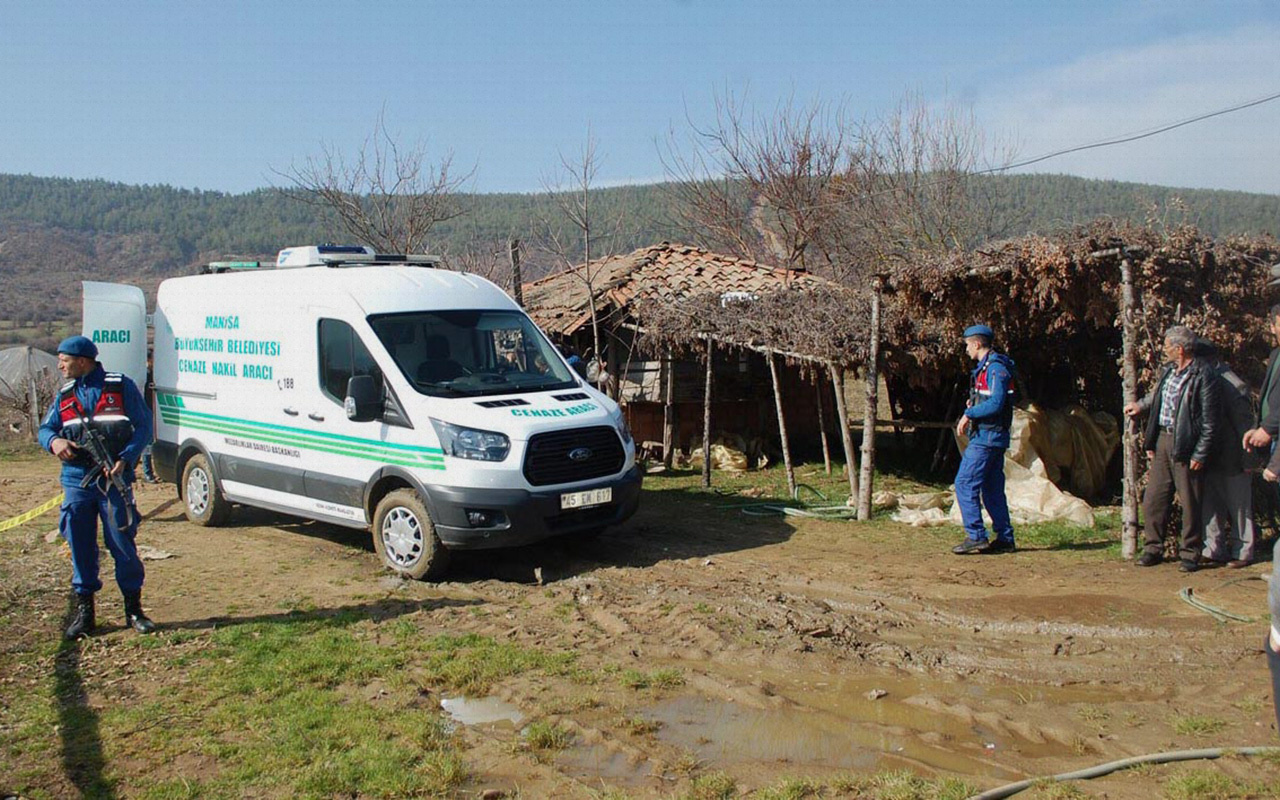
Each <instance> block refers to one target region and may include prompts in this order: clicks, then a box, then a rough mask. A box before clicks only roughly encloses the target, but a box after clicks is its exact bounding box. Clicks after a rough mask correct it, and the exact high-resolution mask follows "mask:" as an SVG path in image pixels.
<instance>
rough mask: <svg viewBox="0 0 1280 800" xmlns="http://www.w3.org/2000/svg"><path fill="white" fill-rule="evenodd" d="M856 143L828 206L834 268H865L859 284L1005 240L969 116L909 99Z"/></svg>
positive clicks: (825, 235)
mask: <svg viewBox="0 0 1280 800" xmlns="http://www.w3.org/2000/svg"><path fill="white" fill-rule="evenodd" d="M850 139H851V151H850V153H849V155H848V157H847V158H846V159H845V162H844V171H843V172H842V173H841V174H840V175H839V176H837V178H836V179H835V180H833V181H831V182H830V184H829V187H828V191H827V194H826V196H825V197H824V198H823V203H824V205H825V206H826V207H827V208H828V210H829V211H830V214H829V216H828V217H827V222H828V223H829V224H828V225H826V226H825V227H824V228H823V230H822V232H821V236H820V239H821V246H822V248H823V250H824V252H826V253H828V254H829V257H830V258H832V259H833V260H835V261H838V262H841V263H848V264H853V265H860V266H861V267H862V269H860V270H858V272H859V273H860V275H859V277H866V274H865V271H866V270H870V271H872V272H883V271H884V270H885V269H888V268H892V267H893V266H895V265H901V264H905V263H907V262H909V261H911V260H912V259H913V258H916V257H919V256H921V255H927V256H934V257H936V256H940V255H942V254H945V253H948V252H955V251H958V250H963V249H968V248H971V247H974V246H976V245H978V244H980V243H981V242H982V241H984V240H986V239H988V238H990V237H992V236H994V235H997V234H998V233H1000V229H999V223H998V221H997V219H996V197H995V196H994V194H993V192H992V191H991V189H990V184H979V183H978V182H977V181H975V179H974V175H975V173H976V172H977V171H978V170H979V168H980V167H982V166H983V165H984V163H985V162H986V161H987V160H988V145H987V142H986V139H985V137H984V136H983V134H982V132H981V131H980V130H979V129H978V127H977V125H976V124H975V122H974V120H973V117H972V115H971V114H969V113H967V112H962V111H959V110H957V109H954V108H943V109H940V110H934V109H930V108H929V107H928V106H927V105H926V104H925V103H924V102H923V101H922V100H921V99H920V98H918V97H911V96H909V97H907V98H906V99H904V100H903V101H902V102H900V103H899V105H898V106H897V108H896V109H894V110H893V111H892V112H891V113H889V114H888V115H886V116H884V117H882V118H879V119H876V120H872V121H870V122H864V123H862V124H860V125H859V126H858V128H857V132H856V134H854V135H852V136H851V137H850ZM1008 157H1009V155H1008V154H1006V155H1005V159H1006V160H1007V158H1008Z"/></svg>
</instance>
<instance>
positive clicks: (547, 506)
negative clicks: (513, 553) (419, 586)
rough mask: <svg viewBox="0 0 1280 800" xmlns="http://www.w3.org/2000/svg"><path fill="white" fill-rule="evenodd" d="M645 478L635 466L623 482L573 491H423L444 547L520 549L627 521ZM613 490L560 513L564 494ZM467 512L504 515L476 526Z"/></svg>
mask: <svg viewBox="0 0 1280 800" xmlns="http://www.w3.org/2000/svg"><path fill="white" fill-rule="evenodd" d="M642 481H643V474H642V473H641V472H640V467H639V466H638V465H637V466H634V467H632V468H631V470H630V471H628V472H626V473H625V474H623V475H622V476H621V477H618V478H612V479H609V480H603V481H594V482H592V483H589V484H586V485H583V486H575V487H573V489H571V490H557V491H525V490H523V489H460V488H453V487H445V486H426V487H423V488H424V490H425V492H426V495H427V505H428V507H429V509H430V511H431V517H432V521H433V522H434V523H435V527H436V535H437V536H439V537H440V541H441V542H443V543H444V546H445V547H448V548H451V549H454V550H483V549H488V548H496V547H519V546H520V545H525V544H532V543H533V542H538V541H542V540H543V539H549V538H551V537H553V536H562V535H565V534H572V533H579V532H582V531H588V530H593V529H595V528H604V527H607V526H610V525H617V524H619V523H621V522H624V521H625V520H627V519H629V518H630V517H631V515H632V514H634V513H636V509H637V508H638V507H639V506H640V485H641V482H642ZM606 487H609V488H612V489H613V499H612V500H611V501H610V502H608V503H605V504H604V505H599V506H592V507H590V508H575V509H571V510H568V511H565V510H562V509H561V508H560V495H562V494H564V493H565V491H574V492H580V491H585V490H588V489H604V488H606ZM468 512H483V513H489V514H492V515H494V516H497V515H501V516H500V518H499V519H500V521H499V522H498V524H496V525H493V526H492V527H474V526H472V525H471V524H470V523H469V522H468V521H467V515H468Z"/></svg>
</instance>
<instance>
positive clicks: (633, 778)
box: [556, 744, 653, 788]
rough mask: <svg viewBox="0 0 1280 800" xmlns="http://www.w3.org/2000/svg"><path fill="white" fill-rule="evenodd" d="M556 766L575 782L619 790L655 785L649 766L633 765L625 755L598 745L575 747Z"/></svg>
mask: <svg viewBox="0 0 1280 800" xmlns="http://www.w3.org/2000/svg"><path fill="white" fill-rule="evenodd" d="M556 765H557V766H559V767H560V769H561V770H562V771H563V772H565V773H566V774H568V775H571V776H573V777H575V778H587V779H589V780H591V781H604V782H606V783H609V784H612V785H615V786H627V787H630V788H638V787H640V786H644V785H647V784H650V783H652V782H653V776H652V775H651V774H650V773H651V770H652V766H651V765H650V764H649V763H648V762H645V761H641V762H639V763H635V762H632V761H631V759H630V758H628V757H627V755H626V754H625V753H620V752H618V751H615V750H610V749H608V748H607V747H602V746H600V745H598V744H592V745H578V746H575V747H571V748H569V749H568V750H565V751H563V752H561V753H560V754H559V755H558V756H556Z"/></svg>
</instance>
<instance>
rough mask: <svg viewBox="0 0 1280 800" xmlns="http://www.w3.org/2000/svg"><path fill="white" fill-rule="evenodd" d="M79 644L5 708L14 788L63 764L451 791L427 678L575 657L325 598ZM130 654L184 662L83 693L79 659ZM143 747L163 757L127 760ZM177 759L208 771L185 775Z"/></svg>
mask: <svg viewBox="0 0 1280 800" xmlns="http://www.w3.org/2000/svg"><path fill="white" fill-rule="evenodd" d="M388 632H390V633H391V634H392V635H391V636H387V635H386V634H387V633H388ZM75 647H76V645H63V646H62V650H65V651H67V652H65V653H63V652H60V653H59V654H58V655H57V658H58V660H59V668H58V670H56V671H55V675H54V676H52V677H51V678H50V680H49V681H48V683H47V684H45V685H43V686H41V687H40V688H38V689H36V690H34V691H32V692H31V693H30V695H31V696H30V701H29V702H24V703H21V704H11V705H9V707H8V708H7V709H6V712H5V714H4V720H3V721H4V727H3V728H2V729H0V753H4V756H3V760H6V761H9V760H10V759H13V760H15V761H17V762H18V766H17V768H16V769H7V770H6V771H5V772H6V774H5V776H4V780H5V781H6V782H7V783H8V785H7V786H6V787H4V788H6V789H13V790H19V791H22V793H23V794H24V796H27V795H30V796H37V797H38V796H43V795H41V794H40V792H38V791H34V788H35V787H41V786H48V785H50V784H49V779H50V776H51V775H52V774H54V772H63V771H65V773H66V774H68V775H76V776H78V777H76V778H75V779H74V782H75V785H76V788H77V789H79V790H80V791H81V792H82V793H84V794H85V796H99V795H101V796H108V795H110V796H121V797H123V796H128V797H141V798H188V797H190V798H194V797H201V798H239V797H245V796H260V797H299V798H330V797H339V796H346V797H353V796H359V797H370V798H374V797H385V798H394V797H423V796H456V795H457V793H458V791H459V789H460V787H462V785H463V784H464V783H465V782H466V781H467V779H468V770H467V765H466V763H465V761H464V759H463V757H462V753H461V752H460V745H459V742H458V741H457V740H456V739H455V736H454V734H453V732H452V730H453V728H452V726H451V725H449V724H447V721H446V720H445V718H444V716H443V715H442V714H441V712H440V711H439V710H438V709H436V708H435V707H434V706H433V705H430V704H428V705H425V706H424V705H420V704H418V702H417V698H419V697H420V694H419V689H420V687H422V686H424V685H425V686H430V687H431V688H432V689H434V690H437V691H459V692H464V693H467V694H475V695H480V694H483V693H485V692H487V690H488V689H489V688H490V687H491V686H492V685H493V683H494V682H496V681H498V680H501V679H503V678H505V677H507V676H511V675H515V674H519V673H523V672H528V671H534V670H545V671H548V672H556V671H560V670H565V669H568V668H570V667H571V665H572V660H573V659H572V655H556V656H552V655H547V654H545V653H542V652H538V651H534V650H527V649H522V648H520V647H518V646H516V645H513V644H510V643H503V642H497V641H494V640H491V639H488V638H485V637H482V636H475V635H471V636H435V637H430V638H424V637H422V636H421V633H420V631H419V629H418V628H417V627H416V626H414V625H413V624H412V620H410V619H405V618H402V619H399V620H396V621H394V622H388V623H386V624H385V625H384V626H379V625H377V624H375V623H373V622H372V621H370V620H369V619H368V618H367V616H366V615H363V614H359V613H339V614H332V615H330V614H324V613H323V612H311V613H305V614H301V613H300V614H294V615H288V616H285V617H283V618H282V619H280V620H278V621H273V622H256V623H244V624H233V625H230V626H228V627H225V628H219V629H217V630H213V631H200V632H195V633H192V632H183V631H176V632H173V633H171V634H170V633H162V634H160V635H157V636H155V637H139V638H137V639H133V640H127V642H120V643H113V642H110V641H105V640H104V641H103V642H101V643H98V642H92V643H88V644H83V645H81V646H80V647H81V649H75V650H73V649H72V648H75ZM100 647H107V648H108V649H109V650H110V649H114V650H115V652H114V653H110V652H108V653H103V652H99V651H98V649H97V648H100ZM88 648H94V649H88ZM120 654H125V655H130V654H132V655H135V656H136V657H138V658H145V659H147V660H148V661H151V662H152V663H157V664H168V665H171V667H172V668H173V669H175V670H177V671H179V674H177V675H175V676H174V677H175V680H172V681H168V682H167V683H166V684H165V685H164V686H163V687H162V689H161V691H159V692H157V693H155V694H153V695H150V696H145V697H140V698H138V699H137V700H136V701H133V702H130V703H127V704H116V705H109V706H106V707H104V708H102V709H100V710H99V709H97V708H89V707H85V706H83V705H82V704H81V701H80V700H79V697H80V693H81V689H80V688H79V687H80V681H81V680H82V679H81V678H80V677H79V676H80V675H81V673H82V672H83V671H84V670H85V669H97V666H96V665H97V663H98V662H99V661H101V660H102V659H104V658H106V659H110V658H112V657H118V656H119V655H120ZM77 656H78V657H77ZM51 731H57V733H56V734H54V735H51V734H50V732H51ZM534 734H535V735H534V737H533V740H534V741H535V742H536V743H537V744H538V745H539V746H540V747H547V746H553V745H554V744H555V743H556V742H564V741H568V738H567V737H568V733H567V731H565V732H560V733H557V732H556V730H549V731H546V732H539V730H538V729H537V728H534ZM63 753H70V754H72V756H71V757H72V758H74V759H75V760H74V761H73V762H71V763H67V762H66V756H64V755H63ZM140 760H145V761H146V762H147V763H149V764H154V765H155V767H156V768H155V769H149V770H146V771H141V772H137V771H122V770H127V766H125V765H129V764H136V763H139V761H140ZM177 764H195V765H198V766H199V771H198V772H197V773H195V774H194V775H193V776H192V777H185V776H183V773H182V771H180V769H179V768H176V767H175V766H174V765H177ZM40 765H44V766H40ZM51 770H52V772H51ZM175 775H176V776H177V777H175Z"/></svg>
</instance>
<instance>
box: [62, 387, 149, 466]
mask: <svg viewBox="0 0 1280 800" xmlns="http://www.w3.org/2000/svg"><path fill="white" fill-rule="evenodd" d="M58 417H59V418H60V419H61V420H62V433H61V434H60V435H61V436H62V438H63V439H66V440H68V441H70V442H74V443H75V444H77V445H79V444H83V442H84V438H85V432H84V426H85V425H88V426H89V427H91V428H93V429H94V430H95V431H97V432H98V433H99V434H101V435H102V438H103V440H105V441H106V443H107V450H108V451H110V453H111V457H112V458H113V459H118V458H120V453H121V451H123V450H124V448H125V447H126V446H128V444H129V440H130V439H132V438H133V423H132V422H131V421H130V420H129V416H128V414H126V413H125V410H124V376H123V375H121V374H120V373H118V372H108V373H107V374H106V375H105V376H104V378H103V381H102V394H101V395H99V396H98V402H97V404H96V405H95V406H94V407H93V411H92V412H90V413H86V411H85V409H84V406H82V405H81V404H80V400H79V398H77V397H76V382H75V381H68V382H66V383H64V384H63V385H62V389H61V390H60V391H59V392H58ZM70 463H72V464H76V465H79V466H86V467H87V466H92V464H93V460H92V459H90V458H89V456H88V455H86V454H85V453H83V452H82V453H80V454H79V455H77V456H76V458H75V459H74V460H72V461H71V462H70Z"/></svg>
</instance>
